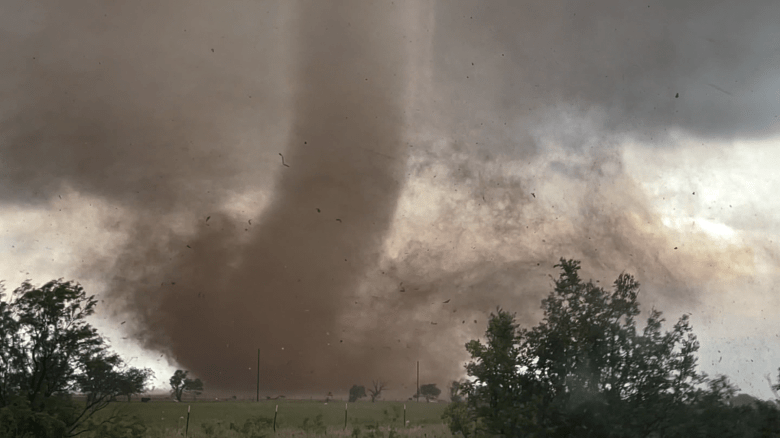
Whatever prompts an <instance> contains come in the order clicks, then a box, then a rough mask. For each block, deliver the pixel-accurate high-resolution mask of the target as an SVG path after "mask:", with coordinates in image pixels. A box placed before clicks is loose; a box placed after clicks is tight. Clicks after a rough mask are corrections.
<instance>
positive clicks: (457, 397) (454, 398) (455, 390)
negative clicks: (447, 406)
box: [449, 380, 465, 402]
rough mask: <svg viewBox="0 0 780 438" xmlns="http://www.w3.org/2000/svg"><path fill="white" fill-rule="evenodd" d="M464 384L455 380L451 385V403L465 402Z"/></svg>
mask: <svg viewBox="0 0 780 438" xmlns="http://www.w3.org/2000/svg"><path fill="white" fill-rule="evenodd" d="M464 383H465V382H463V381H460V380H453V381H452V382H451V383H450V387H449V390H450V402H460V401H463V396H462V392H463V389H464Z"/></svg>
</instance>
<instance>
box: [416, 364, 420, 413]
mask: <svg viewBox="0 0 780 438" xmlns="http://www.w3.org/2000/svg"><path fill="white" fill-rule="evenodd" d="M417 403H420V361H419V360H418V361H417Z"/></svg>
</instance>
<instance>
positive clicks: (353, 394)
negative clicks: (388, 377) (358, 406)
mask: <svg viewBox="0 0 780 438" xmlns="http://www.w3.org/2000/svg"><path fill="white" fill-rule="evenodd" d="M365 396H366V387H365V386H363V385H352V388H350V389H349V402H350V403H354V402H356V401H358V399H361V398H363V397H365Z"/></svg>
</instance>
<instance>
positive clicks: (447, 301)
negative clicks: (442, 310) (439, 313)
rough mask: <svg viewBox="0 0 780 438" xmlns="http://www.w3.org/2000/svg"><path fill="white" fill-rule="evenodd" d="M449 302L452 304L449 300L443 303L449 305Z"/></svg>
mask: <svg viewBox="0 0 780 438" xmlns="http://www.w3.org/2000/svg"><path fill="white" fill-rule="evenodd" d="M449 302H450V300H447V301H445V302H443V303H442V304H447V303H449Z"/></svg>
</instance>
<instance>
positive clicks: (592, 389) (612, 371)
mask: <svg viewBox="0 0 780 438" xmlns="http://www.w3.org/2000/svg"><path fill="white" fill-rule="evenodd" d="M556 267H559V268H561V274H560V277H559V278H558V279H556V280H555V288H554V290H553V291H552V292H551V293H550V294H549V295H548V297H547V298H546V299H544V300H543V301H542V309H543V310H544V319H543V320H542V322H541V323H539V324H538V325H537V326H536V327H533V328H532V329H530V330H529V329H522V328H520V327H519V325H518V324H517V323H516V322H515V317H514V315H513V314H510V313H508V312H506V311H504V310H502V309H500V308H499V309H497V312H496V313H493V314H491V316H490V320H489V323H488V328H487V331H486V333H485V343H482V342H481V341H479V340H475V341H471V342H469V343H468V344H467V345H466V349H467V351H468V352H469V353H470V354H471V357H472V361H471V362H470V363H469V364H467V366H466V371H467V373H468V374H469V376H471V377H472V379H473V381H472V382H467V383H465V385H464V387H465V390H466V395H467V404H468V409H469V410H470V412H472V413H473V415H474V417H476V418H479V419H480V421H481V424H483V425H484V427H485V429H486V431H487V432H488V433H492V434H498V435H503V436H528V435H530V434H537V435H543V436H583V437H584V436H608V435H614V436H640V435H641V436H646V435H647V434H648V433H650V432H655V433H659V434H662V435H663V434H665V433H666V432H667V431H669V430H671V428H672V425H673V423H674V421H677V419H679V417H680V415H682V413H683V412H684V411H685V409H684V408H685V407H686V406H689V405H690V404H692V403H693V402H694V401H695V400H696V398H697V396H698V395H699V394H700V391H699V390H698V386H699V385H700V384H701V383H703V382H704V381H705V376H704V375H703V374H699V373H698V372H697V371H696V361H697V359H696V357H695V353H696V352H697V351H698V348H699V344H698V341H697V340H696V336H695V335H694V334H693V332H692V329H691V327H690V324H689V319H688V316H687V315H684V316H682V317H681V318H680V319H679V320H678V322H677V323H676V324H675V325H674V326H673V327H672V330H671V331H668V332H662V330H661V326H662V323H663V322H664V319H663V318H662V314H661V312H658V311H656V310H655V309H653V310H652V311H651V312H650V315H649V317H648V320H647V324H646V327H645V328H644V330H642V331H641V332H640V331H638V330H637V327H636V320H635V318H636V317H637V316H638V315H639V313H640V312H639V304H638V302H637V297H638V293H639V283H637V282H636V281H634V278H633V277H632V276H630V275H627V274H621V275H620V276H619V277H618V279H617V280H616V281H615V282H614V287H613V290H612V291H611V292H608V291H606V290H604V289H602V288H600V287H597V286H596V285H594V284H593V282H591V281H588V282H584V281H583V280H582V279H581V278H580V277H579V273H578V271H579V269H580V264H579V262H577V261H573V260H564V259H561V261H560V264H558V265H556Z"/></svg>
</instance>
